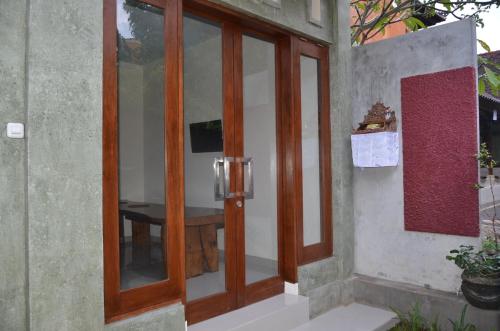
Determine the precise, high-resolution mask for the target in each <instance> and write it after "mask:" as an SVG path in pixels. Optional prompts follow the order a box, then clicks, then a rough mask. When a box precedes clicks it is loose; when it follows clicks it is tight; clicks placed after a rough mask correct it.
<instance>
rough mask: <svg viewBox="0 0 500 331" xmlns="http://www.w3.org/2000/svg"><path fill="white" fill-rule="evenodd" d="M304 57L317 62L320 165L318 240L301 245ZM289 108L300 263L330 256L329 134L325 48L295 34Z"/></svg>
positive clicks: (331, 227)
mask: <svg viewBox="0 0 500 331" xmlns="http://www.w3.org/2000/svg"><path fill="white" fill-rule="evenodd" d="M301 56H307V57H309V58H313V59H316V60H317V61H318V103H319V110H318V111H319V115H318V120H319V123H318V128H319V146H318V147H319V167H320V169H319V170H320V182H319V186H320V217H321V241H320V242H318V243H316V244H312V245H309V246H304V222H303V200H302V194H303V191H302V126H301V125H302V121H301V112H302V109H301V78H300V57H301ZM292 58H293V60H292V62H293V63H292V68H293V69H292V70H293V77H292V81H293V90H294V93H293V109H294V115H293V116H294V126H295V128H294V131H295V132H294V139H295V160H294V164H295V165H294V168H295V171H294V173H295V189H294V191H295V203H294V206H295V209H296V214H295V217H296V219H297V221H296V224H297V231H296V234H297V237H296V244H297V260H298V264H299V265H304V264H307V263H311V262H314V261H317V260H321V259H324V258H327V257H330V256H332V254H333V226H332V203H333V201H332V183H331V180H332V175H331V171H332V170H331V142H330V140H331V134H330V85H329V82H330V74H329V54H328V48H327V47H325V46H324V45H321V44H317V43H315V42H311V41H308V40H305V39H303V38H299V37H293V38H292Z"/></svg>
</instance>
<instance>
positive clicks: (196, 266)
mask: <svg viewBox="0 0 500 331" xmlns="http://www.w3.org/2000/svg"><path fill="white" fill-rule="evenodd" d="M125 219H128V220H130V221H131V222H132V247H133V249H132V261H133V263H136V264H137V263H139V264H140V263H145V264H148V263H150V260H151V235H150V226H151V224H153V225H158V226H161V231H160V232H161V242H162V247H164V232H165V231H164V230H165V229H164V226H165V206H164V205H162V204H155V203H143V202H133V201H121V202H120V243H122V242H123V241H124V240H125V235H124V221H125ZM184 223H185V230H186V277H187V278H190V277H194V276H197V275H201V274H202V273H203V272H205V271H209V272H215V271H218V269H219V250H218V248H217V229H220V228H223V227H224V210H223V209H218V208H203V207H185V208H184ZM167 231H168V229H167ZM162 252H163V250H162ZM121 258H122V259H123V257H121Z"/></svg>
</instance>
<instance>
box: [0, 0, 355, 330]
mask: <svg viewBox="0 0 500 331" xmlns="http://www.w3.org/2000/svg"><path fill="white" fill-rule="evenodd" d="M214 1H217V2H220V3H222V2H223V3H224V4H226V5H230V6H233V7H234V8H237V9H238V10H241V11H243V12H245V13H247V14H249V15H253V16H258V17H261V18H264V19H266V20H268V21H272V22H275V23H277V24H279V25H281V26H283V27H285V28H288V29H291V30H294V31H298V32H301V33H303V34H307V35H310V36H311V37H314V38H316V39H321V40H325V41H334V42H336V45H335V46H334V47H333V48H332V50H331V59H332V65H331V70H332V77H331V80H332V126H333V137H332V139H333V142H334V143H333V153H334V154H333V160H334V164H336V166H335V167H334V181H333V182H334V187H335V189H334V193H335V194H334V196H335V198H334V201H333V203H334V210H335V211H334V217H335V229H336V230H335V252H336V253H335V257H333V258H331V259H327V260H324V261H321V262H318V263H314V264H311V265H309V266H304V267H303V268H301V270H300V274H301V278H300V279H301V280H300V284H301V289H302V291H305V292H307V294H308V295H310V296H311V299H312V300H311V302H312V305H316V306H317V307H318V308H317V309H316V310H315V311H316V312H320V311H324V310H325V309H328V308H329V307H331V306H332V305H333V304H334V303H335V302H337V301H338V298H337V296H336V295H337V293H338V291H334V290H335V289H336V288H340V287H339V286H340V284H341V283H344V282H347V283H349V282H348V281H345V279H346V278H348V276H349V275H350V273H351V270H352V240H351V238H352V233H353V230H352V224H351V217H350V213H351V212H352V209H351V205H350V201H351V200H352V199H351V191H350V182H351V171H350V170H349V169H350V164H349V160H350V159H349V157H348V151H349V147H348V131H349V130H348V129H346V125H345V124H346V123H350V118H351V115H350V112H349V109H350V107H349V103H350V99H349V97H348V95H349V92H348V87H349V84H345V82H349V79H350V78H349V77H350V76H349V75H350V71H349V70H348V68H349V65H350V57H349V55H350V45H349V31H348V25H349V23H348V15H347V13H348V4H347V2H339V3H335V4H334V3H333V2H332V1H323V2H322V6H323V7H322V8H323V11H322V12H323V14H322V15H323V22H322V23H323V27H318V26H315V25H312V24H310V23H309V22H307V19H306V12H307V5H306V1H305V0H300V1H282V8H281V9H276V8H273V7H270V6H268V5H265V4H263V3H262V1H229V0H214ZM25 6H26V4H25V2H23V1H10V0H7V1H2V2H1V3H0V9H1V10H0V19H1V20H0V28H1V29H0V40H2V58H1V59H0V61H1V62H0V73H1V74H2V75H1V76H0V80H1V81H2V83H4V84H2V86H4V88H2V90H1V91H0V93H1V96H2V98H0V107H1V112H0V116H1V117H0V118H1V120H2V121H1V124H2V125H3V124H4V122H6V121H21V122H22V121H24V120H25V121H26V129H27V139H26V140H25V141H23V140H20V141H14V140H8V139H7V138H5V134H4V132H3V131H2V137H1V140H0V147H1V149H0V153H1V156H2V158H1V161H0V162H1V163H0V165H1V167H0V175H1V177H0V178H1V179H0V180H2V188H3V187H8V189H2V190H1V192H0V206H1V207H2V210H8V213H5V212H2V214H1V221H2V222H1V223H0V224H1V226H2V228H1V229H2V232H0V238H1V239H2V240H1V241H0V242H1V243H0V245H2V246H0V248H1V250H0V256H1V257H2V262H3V261H4V260H5V261H6V262H7V263H6V264H5V265H7V268H2V271H1V273H0V276H1V277H2V278H0V286H2V287H1V288H0V290H1V292H0V293H1V295H2V301H1V310H0V313H1V315H0V322H1V323H2V324H0V325H1V328H2V330H3V329H7V330H9V329H13V330H23V329H27V328H29V329H32V330H102V329H112V330H149V329H168V330H182V329H183V328H184V324H183V321H184V309H183V306H182V305H174V306H170V307H166V308H164V309H160V310H157V311H155V312H151V313H147V314H143V315H141V316H138V317H136V318H132V319H129V320H126V321H122V322H117V323H113V324H110V325H108V326H106V327H105V326H104V316H103V312H104V307H103V275H102V212H101V211H102V167H101V162H102V145H101V137H102V1H100V0H90V1H70V2H65V3H61V2H60V1H57V0H43V1H42V0H31V1H30V2H29V4H28V9H27V10H26V8H25ZM25 14H26V15H27V16H25ZM25 17H27V19H25ZM25 21H26V22H27V25H25ZM26 27H27V30H26ZM26 31H27V32H26ZM26 33H27V35H25V34H26ZM25 44H26V45H27V50H26V55H27V56H26V57H25V55H24V52H25V48H24V47H25ZM4 48H5V50H4ZM5 54H7V56H5ZM25 59H26V63H27V67H26V69H25V66H24V63H25ZM25 79H26V86H27V90H26V93H25V92H24V89H23V87H24V85H25ZM338 81H343V82H344V84H337V83H336V82H338ZM5 86H7V88H5ZM4 109H5V110H6V111H4ZM346 109H347V110H346ZM347 127H348V126H347ZM25 144H26V148H27V150H26V151H27V152H26V153H25V150H24V148H25ZM346 144H347V145H346ZM6 156H9V159H7V158H6ZM25 158H26V168H25V166H24V162H23V161H24V159H25ZM25 173H26V177H25ZM3 181H6V182H5V186H4V185H3V184H4V183H3ZM24 192H26V198H25V196H24ZM25 200H26V201H27V202H26V203H25ZM25 206H26V208H25ZM25 213H26V217H25ZM25 219H26V220H27V227H25ZM4 230H5V231H4ZM25 236H27V241H25ZM25 243H26V244H25ZM25 246H26V247H25ZM25 249H26V250H25ZM4 252H5V253H4ZM25 255H27V258H28V259H29V268H28V270H27V272H28V276H27V277H26V276H25V273H26V270H25V264H26V263H25ZM324 268H326V269H327V270H330V271H329V273H328V277H324V275H323V270H324ZM26 278H27V280H28V281H26ZM324 286H328V288H325V287H324ZM342 288H343V287H342ZM25 289H27V293H25ZM324 289H329V290H330V289H331V290H332V292H333V293H334V294H333V295H327V296H326V297H325V295H324V294H323V293H321V292H323V290H324ZM342 293H344V294H343V295H344V296H346V297H351V296H352V295H351V294H350V291H349V290H343V292H342ZM5 298H7V301H6V300H4V299H5ZM25 299H26V300H27V302H26V307H29V309H25ZM341 301H345V300H341ZM28 324H29V325H28Z"/></svg>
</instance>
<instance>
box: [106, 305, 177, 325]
mask: <svg viewBox="0 0 500 331" xmlns="http://www.w3.org/2000/svg"><path fill="white" fill-rule="evenodd" d="M184 329H185V320H184V306H183V305H182V304H175V305H172V306H168V307H165V308H161V309H156V310H153V311H150V312H147V313H145V314H142V315H139V316H136V317H132V318H129V319H127V320H123V321H118V322H115V323H111V324H108V325H106V327H105V331H148V330H151V331H158V330H165V331H177V330H179V331H180V330H184Z"/></svg>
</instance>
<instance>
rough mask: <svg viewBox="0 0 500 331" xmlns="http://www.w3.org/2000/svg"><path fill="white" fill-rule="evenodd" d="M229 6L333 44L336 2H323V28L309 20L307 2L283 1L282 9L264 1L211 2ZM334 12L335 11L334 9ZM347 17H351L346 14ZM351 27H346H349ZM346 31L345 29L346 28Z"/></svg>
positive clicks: (229, 0)
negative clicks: (333, 15)
mask: <svg viewBox="0 0 500 331" xmlns="http://www.w3.org/2000/svg"><path fill="white" fill-rule="evenodd" d="M210 1H212V2H215V3H219V4H223V5H227V6H229V7H231V8H233V9H236V10H238V11H241V12H243V13H245V14H247V15H249V16H254V17H258V18H260V19H264V20H267V21H269V22H271V23H273V24H277V25H280V26H282V27H284V28H286V29H288V30H292V31H295V32H297V33H300V34H304V35H308V36H311V37H314V38H316V39H320V40H324V41H327V42H332V41H334V40H335V39H334V38H333V32H334V26H335V25H332V19H333V18H332V15H331V13H332V9H333V7H334V5H333V4H332V3H334V1H332V0H322V1H321V26H317V25H314V24H311V23H309V22H308V20H307V0H281V8H275V7H273V6H270V5H268V4H266V2H265V1H264V0H210ZM333 10H334V9H333ZM346 15H349V14H348V13H346ZM348 26H350V25H346V27H348ZM344 29H345V28H344Z"/></svg>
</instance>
